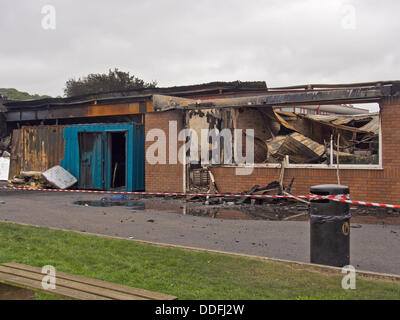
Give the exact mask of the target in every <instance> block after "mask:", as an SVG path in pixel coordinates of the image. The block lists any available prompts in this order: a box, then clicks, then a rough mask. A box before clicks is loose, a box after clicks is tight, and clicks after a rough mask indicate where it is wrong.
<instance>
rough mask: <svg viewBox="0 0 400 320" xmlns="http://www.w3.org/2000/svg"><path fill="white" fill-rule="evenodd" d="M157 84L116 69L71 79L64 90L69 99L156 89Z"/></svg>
mask: <svg viewBox="0 0 400 320" xmlns="http://www.w3.org/2000/svg"><path fill="white" fill-rule="evenodd" d="M156 85H157V82H155V81H153V82H149V83H148V82H145V81H144V80H142V79H139V78H137V77H135V76H133V75H132V76H131V75H130V74H129V72H123V71H120V70H118V69H117V68H115V69H114V70H111V69H110V70H109V71H108V74H106V73H103V74H100V73H91V74H89V75H88V76H86V77H83V78H82V79H81V78H79V79H78V80H75V79H69V80H68V81H67V82H66V84H65V88H64V94H65V96H67V97H73V96H80V95H85V94H91V93H105V92H113V91H124V90H133V89H141V88H155V87H156Z"/></svg>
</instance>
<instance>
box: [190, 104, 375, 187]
mask: <svg viewBox="0 0 400 320" xmlns="http://www.w3.org/2000/svg"><path fill="white" fill-rule="evenodd" d="M369 105H372V104H369ZM375 105H376V104H375ZM345 107H346V108H348V106H345ZM350 108H354V107H350ZM279 109H280V108H273V107H262V106H260V107H249V108H246V107H241V108H221V109H206V110H203V111H193V110H192V111H190V112H189V122H188V124H189V127H190V128H191V129H194V130H195V131H197V132H200V130H201V129H218V130H219V131H220V132H221V130H223V129H226V128H228V129H230V130H233V129H241V130H242V142H243V144H242V154H243V155H245V154H246V145H245V144H246V129H254V165H251V164H238V163H235V162H233V163H232V164H229V163H226V162H224V154H227V152H226V150H224V146H225V144H224V141H223V138H222V137H221V141H219V143H218V147H219V154H220V159H221V162H220V164H212V165H213V166H228V167H231V166H235V167H237V166H240V167H252V166H254V167H280V166H281V165H282V162H283V161H284V162H285V166H286V167H288V168H289V167H292V168H327V169H335V168H337V163H339V166H340V167H341V168H344V169H346V168H348V169H381V168H382V162H381V159H382V157H381V155H382V150H381V148H382V143H381V119H380V113H379V112H368V109H364V106H363V108H354V110H356V111H357V112H354V113H358V114H340V113H337V114H335V113H330V114H326V113H327V112H325V113H324V114H321V113H319V114H318V113H316V112H308V113H307V112H304V111H306V110H307V107H304V108H303V107H302V108H299V107H297V109H298V110H302V112H301V113H300V112H296V113H295V112H287V111H281V110H279ZM339 112H340V111H339ZM343 113H344V112H343ZM199 134H200V133H199ZM232 137H234V135H233V134H232ZM208 143H209V148H210V155H209V160H210V159H211V151H212V149H213V146H212V144H211V141H209V142H208ZM233 144H235V141H233ZM214 148H215V146H214ZM229 152H232V150H229ZM210 163H211V162H210ZM200 167H201V165H198V166H191V169H196V168H197V169H198V168H200ZM196 180H197V179H196Z"/></svg>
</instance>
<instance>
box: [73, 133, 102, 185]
mask: <svg viewBox="0 0 400 320" xmlns="http://www.w3.org/2000/svg"><path fill="white" fill-rule="evenodd" d="M78 139H79V167H80V168H79V169H80V170H79V179H78V184H79V187H80V188H83V189H100V190H101V189H104V176H103V173H104V169H103V133H102V132H79V134H78Z"/></svg>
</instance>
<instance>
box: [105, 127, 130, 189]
mask: <svg viewBox="0 0 400 320" xmlns="http://www.w3.org/2000/svg"><path fill="white" fill-rule="evenodd" d="M108 134H109V141H110V156H111V167H110V169H111V185H110V187H111V188H112V189H118V188H125V186H126V132H109V133H108Z"/></svg>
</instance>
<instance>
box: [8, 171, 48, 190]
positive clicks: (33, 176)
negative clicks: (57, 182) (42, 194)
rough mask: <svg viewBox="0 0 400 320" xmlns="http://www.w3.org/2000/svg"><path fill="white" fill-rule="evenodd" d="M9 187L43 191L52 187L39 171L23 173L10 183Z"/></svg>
mask: <svg viewBox="0 0 400 320" xmlns="http://www.w3.org/2000/svg"><path fill="white" fill-rule="evenodd" d="M8 186H9V187H17V188H34V189H43V188H50V187H51V186H50V185H49V183H48V182H47V180H46V179H45V178H44V177H43V174H42V172H39V171H21V173H20V174H19V175H17V176H14V177H13V178H12V179H11V180H9V181H8Z"/></svg>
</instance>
